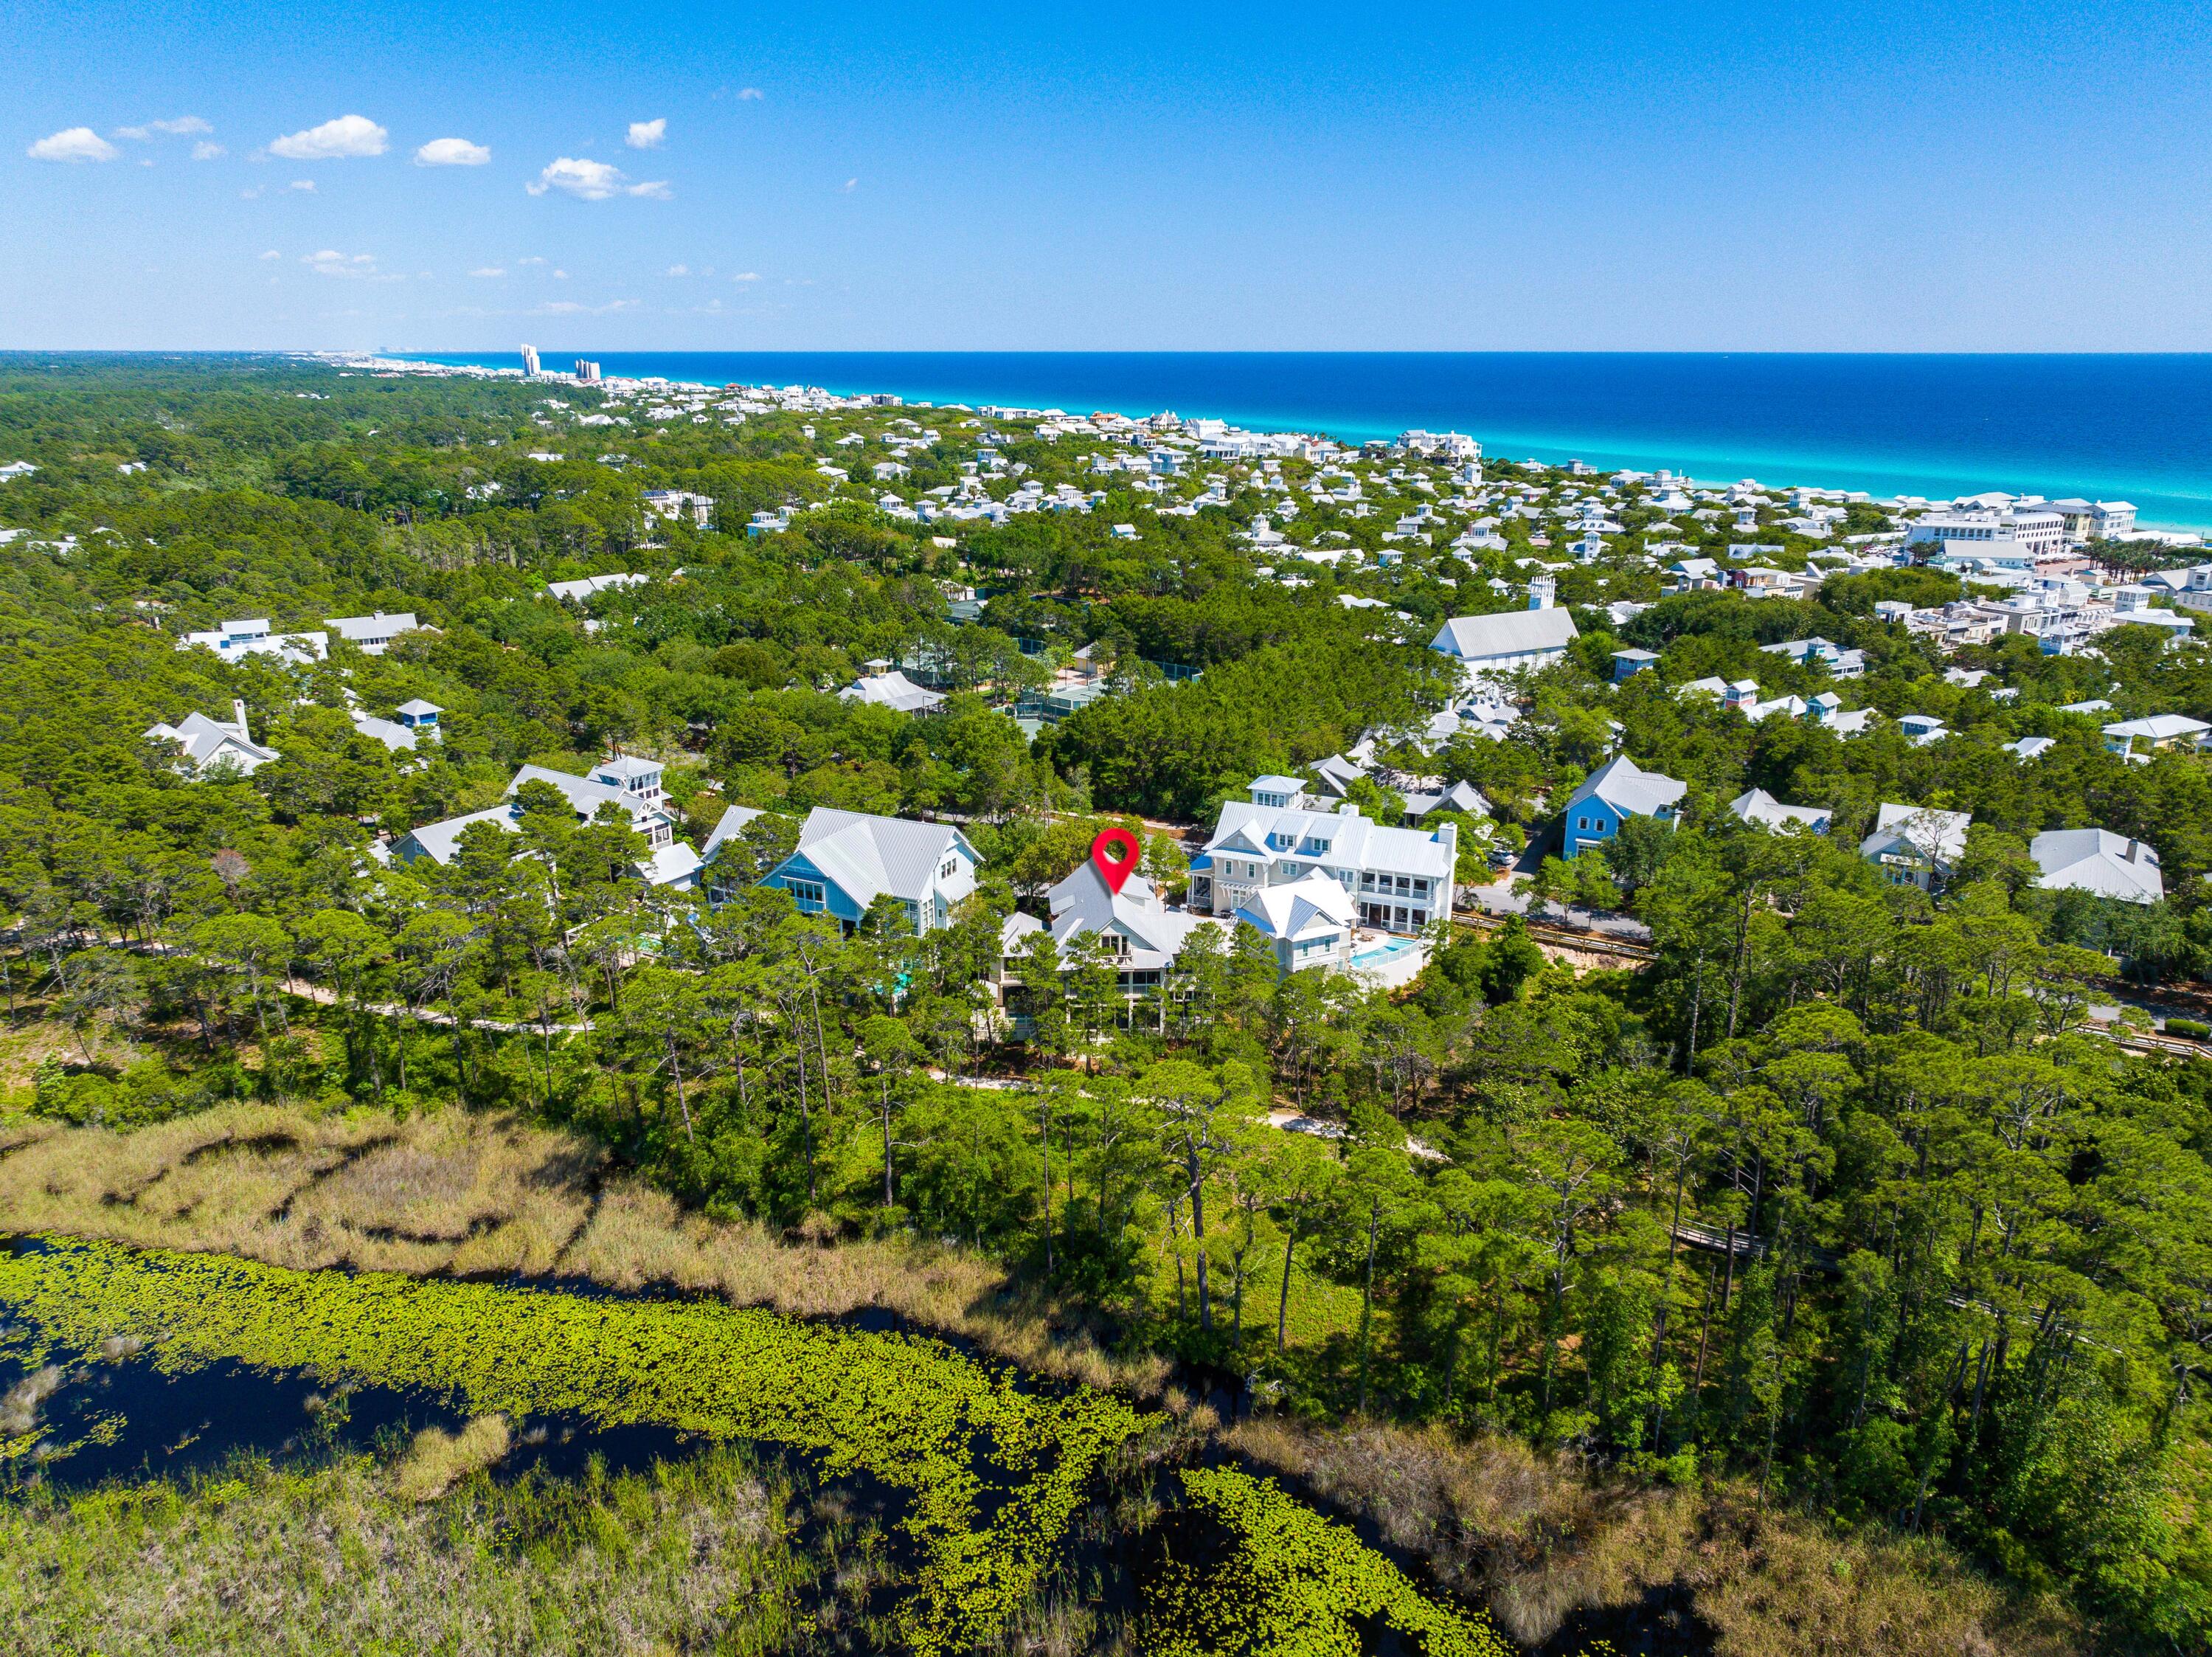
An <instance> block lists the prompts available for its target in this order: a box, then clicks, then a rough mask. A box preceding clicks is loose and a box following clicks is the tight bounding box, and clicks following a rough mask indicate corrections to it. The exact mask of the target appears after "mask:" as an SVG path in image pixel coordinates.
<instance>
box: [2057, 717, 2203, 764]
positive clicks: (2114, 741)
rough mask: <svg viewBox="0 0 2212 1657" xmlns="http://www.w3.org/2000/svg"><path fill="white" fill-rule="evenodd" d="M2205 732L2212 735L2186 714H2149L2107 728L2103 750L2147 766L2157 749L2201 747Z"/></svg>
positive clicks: (2201, 721) (2199, 720) (2199, 721)
mask: <svg viewBox="0 0 2212 1657" xmlns="http://www.w3.org/2000/svg"><path fill="white" fill-rule="evenodd" d="M2061 711H2064V710H2061ZM2208 731H2212V725H2208V724H2206V723H2205V722H2203V720H2201V719H2191V718H2190V717H2189V716H2187V715H2186V714H2152V715H2150V716H2148V717H2147V718H2143V719H2123V720H2121V721H2119V722H2118V723H2117V724H2112V725H2107V726H2106V727H2105V747H2106V751H2107V752H2112V753H2116V754H2118V755H2119V756H2120V757H2121V758H2123V759H2132V760H2134V761H2135V762H2136V764H2137V765H2148V764H2149V762H2150V756H2151V754H2152V752H2154V751H2155V750H2157V749H2160V748H2192V747H2202V746H2204V735H2205V733H2206V732H2208ZM2138 743H2140V744H2141V745H2142V746H2140V747H2138V746H2136V745H2137V744H2138Z"/></svg>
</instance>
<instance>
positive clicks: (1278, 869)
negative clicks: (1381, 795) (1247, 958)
mask: <svg viewBox="0 0 2212 1657" xmlns="http://www.w3.org/2000/svg"><path fill="white" fill-rule="evenodd" d="M1250 792H1251V795H1252V797H1251V799H1250V800H1249V801H1243V800H1232V801H1230V802H1229V803H1228V804H1227V805H1225V806H1224V807H1222V808H1221V819H1220V821H1219V822H1218V823H1217V824H1216V825H1215V826H1214V831H1213V838H1212V839H1210V840H1208V841H1207V842H1206V850H1204V851H1202V852H1200V854H1199V856H1197V857H1195V858H1194V859H1193V860H1192V862H1191V866H1190V875H1191V880H1190V906H1191V908H1193V909H1194V910H1196V911H1200V913H1203V914H1213V915H1233V914H1235V913H1237V911H1239V910H1240V909H1242V908H1243V907H1244V906H1245V905H1247V904H1248V903H1249V901H1250V900H1251V899H1252V898H1253V897H1254V896H1255V894H1256V893H1258V892H1262V891H1264V890H1266V889H1267V888H1268V887H1270V886H1282V885H1286V884H1289V883H1291V882H1293V881H1297V880H1304V879H1305V878H1306V877H1307V876H1308V875H1310V874H1324V875H1326V876H1328V878H1329V879H1330V880H1334V881H1335V882H1336V883H1337V885H1338V886H1340V887H1342V888H1343V890H1344V891H1345V892H1346V893H1347V894H1348V895H1349V896H1350V897H1351V899H1352V901H1353V902H1354V903H1355V904H1356V905H1357V909H1356V911H1355V912H1356V913H1357V915H1358V918H1359V921H1360V923H1362V924H1363V925H1366V926H1370V927H1374V928H1376V929H1379V930H1382V931H1385V932H1419V930H1420V929H1422V928H1423V927H1425V926H1426V925H1427V924H1428V923H1430V922H1431V920H1434V919H1437V918H1438V917H1443V916H1448V915H1449V914H1450V913H1451V907H1452V874H1453V869H1454V868H1455V865H1456V863H1457V862H1458V858H1459V827H1458V825H1456V824H1455V823H1446V824H1443V825H1441V826H1440V827H1438V828H1437V830H1436V832H1434V833H1423V832H1420V831H1419V830H1418V829H1402V828H1385V827H1384V826H1383V825H1381V824H1380V823H1376V822H1373V821H1371V820H1370V819H1368V818H1366V817H1364V816H1362V815H1361V814H1360V813H1359V811H1358V808H1357V807H1354V806H1352V805H1351V804H1349V803H1346V804H1343V805H1340V806H1339V807H1337V808H1336V809H1335V810H1334V811H1319V810H1315V809H1312V808H1311V807H1310V806H1309V804H1308V801H1307V796H1306V795H1305V793H1304V784H1302V783H1299V782H1298V780H1297V778H1296V777H1258V778H1255V779H1254V781H1253V783H1252V786H1251V790H1250Z"/></svg>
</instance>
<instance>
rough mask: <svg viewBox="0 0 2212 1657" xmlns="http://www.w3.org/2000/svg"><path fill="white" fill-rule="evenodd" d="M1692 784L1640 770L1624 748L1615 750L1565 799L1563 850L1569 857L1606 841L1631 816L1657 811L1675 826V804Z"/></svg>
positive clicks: (1573, 856) (1659, 815)
mask: <svg viewBox="0 0 2212 1657" xmlns="http://www.w3.org/2000/svg"><path fill="white" fill-rule="evenodd" d="M1688 789H1689V785H1688V784H1687V783H1678V782H1676V781H1675V780H1674V778H1673V777H1662V776H1660V775H1659V774H1658V772H1656V771H1644V770H1640V769H1639V768H1638V765H1637V764H1636V762H1635V761H1634V760H1632V759H1631V758H1629V757H1628V756H1627V755H1626V754H1625V753H1622V754H1615V755H1614V756H1613V758H1610V759H1608V760H1607V761H1606V762H1605V764H1603V765H1600V766H1599V767H1598V768H1597V769H1596V770H1595V771H1592V772H1591V773H1590V774H1589V777H1587V778H1585V779H1584V780H1583V785H1582V787H1580V788H1578V789H1576V790H1575V794H1574V798H1572V799H1571V800H1570V801H1567V811H1566V817H1565V821H1564V823H1563V824H1562V827H1563V828H1564V829H1565V840H1566V847H1565V850H1563V851H1562V852H1560V854H1559V855H1560V856H1562V857H1565V858H1566V859H1568V860H1569V861H1570V862H1571V861H1572V860H1573V859H1574V858H1575V857H1576V856H1579V855H1580V854H1581V853H1583V852H1584V851H1587V850H1589V849H1590V848H1591V847H1592V846H1597V845H1602V844H1605V843H1606V842H1607V840H1610V839H1612V838H1613V836H1614V835H1616V834H1618V833H1620V825H1621V821H1622V819H1625V818H1629V817H1655V818H1657V819H1659V820H1660V821H1661V822H1662V823H1665V824H1668V825H1669V826H1671V825H1673V824H1674V813H1675V807H1676V806H1678V805H1679V804H1680V801H1681V798H1682V796H1683V795H1684V794H1686V793H1687V792H1688Z"/></svg>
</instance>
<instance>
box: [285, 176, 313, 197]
mask: <svg viewBox="0 0 2212 1657" xmlns="http://www.w3.org/2000/svg"><path fill="white" fill-rule="evenodd" d="M284 187H285V188H286V189H287V190H297V191H299V192H301V194H303V195H309V196H312V195H313V194H314V193H315V181H314V180H313V179H295V180H292V182H291V183H289V184H288V185H286V186H284Z"/></svg>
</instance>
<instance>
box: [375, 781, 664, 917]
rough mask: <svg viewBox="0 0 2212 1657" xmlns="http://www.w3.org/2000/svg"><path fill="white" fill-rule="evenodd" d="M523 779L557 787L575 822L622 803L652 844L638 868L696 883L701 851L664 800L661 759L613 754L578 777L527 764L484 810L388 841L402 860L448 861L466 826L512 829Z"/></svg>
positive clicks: (649, 877) (648, 877) (647, 874)
mask: <svg viewBox="0 0 2212 1657" xmlns="http://www.w3.org/2000/svg"><path fill="white" fill-rule="evenodd" d="M524 783H548V784H550V786H552V787H553V788H556V789H559V790H560V791H561V793H562V796H563V797H564V798H566V799H567V801H568V804H569V807H571V808H572V809H573V810H574V812H575V813H576V818H577V820H578V821H579V822H589V821H591V819H592V818H594V817H595V816H597V815H598V814H599V807H601V806H604V805H617V806H620V807H622V808H623V810H624V811H626V812H628V813H629V819H630V825H631V827H633V828H634V829H635V830H636V831H637V832H639V833H640V834H641V835H643V836H644V837H645V839H646V843H647V845H648V846H649V847H650V848H651V850H649V851H648V852H647V859H646V861H645V862H641V863H640V864H639V866H638V874H639V875H640V876H641V878H642V879H644V880H645V881H646V882H647V884H648V885H651V886H676V887H678V888H679V889H689V888H690V886H693V885H694V884H696V880H697V877H698V873H699V854H698V853H697V852H696V851H694V850H691V848H690V846H688V845H686V844H684V842H683V841H681V840H678V838H676V819H675V816H674V815H673V813H671V811H670V810H669V809H668V807H667V806H666V805H665V799H666V795H665V791H664V790H663V789H662V787H661V766H660V762H659V761H658V760H654V759H641V758H637V757H636V756H635V755H632V754H617V756H616V757H615V758H612V759H607V760H602V761H601V762H600V763H599V765H595V766H593V767H592V774H591V776H589V777H577V776H574V775H572V774H571V773H569V772H568V771H551V770H549V769H547V768H546V767H545V766H544V765H525V766H524V767H523V768H522V769H521V770H520V771H517V772H515V774H514V780H513V782H511V783H508V784H507V801H506V803H504V804H502V805H497V806H494V807H491V808H490V809H489V810H487V811H476V812H471V813H468V814H467V815H466V816H463V817H449V818H447V819H446V820H445V821H444V822H442V823H425V824H424V825H422V827H420V828H416V829H412V830H410V831H409V832H407V833H405V834H404V835H402V836H401V837H400V838H399V839H398V843H397V844H394V845H393V847H392V851H393V853H394V854H395V855H396V856H398V858H399V859H400V861H401V862H409V863H411V862H415V861H416V859H417V858H420V857H427V858H428V859H429V860H430V861H431V862H434V863H440V864H445V863H450V862H453V857H454V855H455V854H456V853H457V852H458V851H459V850H460V839H461V836H462V834H463V833H464V832H466V831H467V830H468V829H469V828H471V826H473V825H476V824H477V823H490V824H492V825H495V826H496V827H499V828H502V829H512V828H513V827H514V826H515V824H516V823H517V821H518V820H519V819H520V817H521V812H520V809H519V808H518V807H516V805H515V803H514V796H515V795H516V794H517V793H518V792H519V791H520V789H521V787H522V785H523V784H524Z"/></svg>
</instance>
